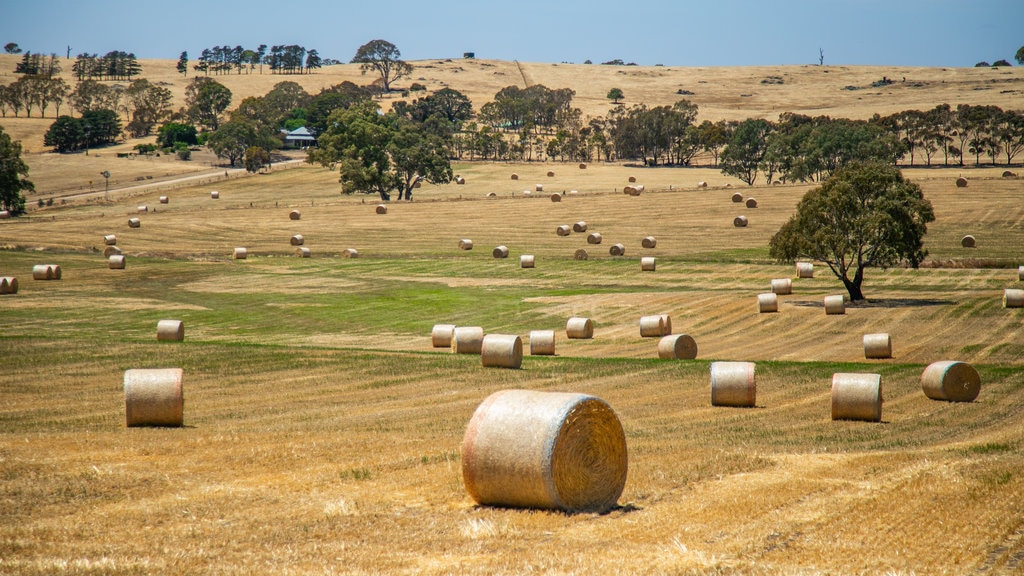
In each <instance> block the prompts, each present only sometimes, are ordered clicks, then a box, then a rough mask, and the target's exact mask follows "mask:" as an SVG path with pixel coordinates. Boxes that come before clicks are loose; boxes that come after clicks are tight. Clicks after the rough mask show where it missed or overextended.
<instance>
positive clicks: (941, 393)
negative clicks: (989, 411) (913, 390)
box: [921, 360, 981, 402]
mask: <svg viewBox="0 0 1024 576" xmlns="http://www.w3.org/2000/svg"><path fill="white" fill-rule="evenodd" d="M921 390H922V391H923V392H924V395H925V396H927V397H929V398H931V399H932V400H946V401H948V402H974V400H975V399H976V398H977V397H978V394H979V393H980V392H981V376H980V375H979V374H978V371H977V370H976V369H975V368H974V366H971V365H970V364H967V363H966V362H958V361H955V360H941V361H939V362H932V363H931V364H929V365H928V367H927V368H925V369H924V372H922V373H921Z"/></svg>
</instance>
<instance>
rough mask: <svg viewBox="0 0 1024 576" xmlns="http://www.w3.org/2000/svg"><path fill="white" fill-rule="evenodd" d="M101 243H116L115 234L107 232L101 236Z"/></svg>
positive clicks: (110, 244) (109, 244) (108, 244)
mask: <svg viewBox="0 0 1024 576" xmlns="http://www.w3.org/2000/svg"><path fill="white" fill-rule="evenodd" d="M103 243H104V244H106V245H107V246H114V245H115V244H117V236H115V235H114V234H107V235H106V236H104V237H103Z"/></svg>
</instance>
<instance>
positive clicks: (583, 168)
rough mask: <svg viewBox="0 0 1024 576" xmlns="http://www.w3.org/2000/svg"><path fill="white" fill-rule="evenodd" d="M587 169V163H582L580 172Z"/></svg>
mask: <svg viewBox="0 0 1024 576" xmlns="http://www.w3.org/2000/svg"><path fill="white" fill-rule="evenodd" d="M586 169H587V164H586V163H585V162H580V170H586Z"/></svg>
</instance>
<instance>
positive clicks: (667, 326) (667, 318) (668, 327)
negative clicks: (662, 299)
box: [661, 314, 672, 336]
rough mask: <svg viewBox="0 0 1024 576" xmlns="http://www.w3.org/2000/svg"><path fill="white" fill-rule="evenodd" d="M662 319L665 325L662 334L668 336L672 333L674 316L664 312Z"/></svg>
mask: <svg viewBox="0 0 1024 576" xmlns="http://www.w3.org/2000/svg"><path fill="white" fill-rule="evenodd" d="M661 321H662V323H663V324H664V326H665V328H664V330H663V331H662V333H661V335H662V336H668V335H669V334H671V333H672V317H671V316H669V315H668V314H662V315H661Z"/></svg>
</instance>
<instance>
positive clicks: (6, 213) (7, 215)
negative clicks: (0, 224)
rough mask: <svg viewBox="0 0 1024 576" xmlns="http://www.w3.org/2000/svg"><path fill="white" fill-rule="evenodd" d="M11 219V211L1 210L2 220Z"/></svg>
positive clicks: (0, 217)
mask: <svg viewBox="0 0 1024 576" xmlns="http://www.w3.org/2000/svg"><path fill="white" fill-rule="evenodd" d="M10 217H11V211H10V210H0V220H7V219H9V218H10Z"/></svg>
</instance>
